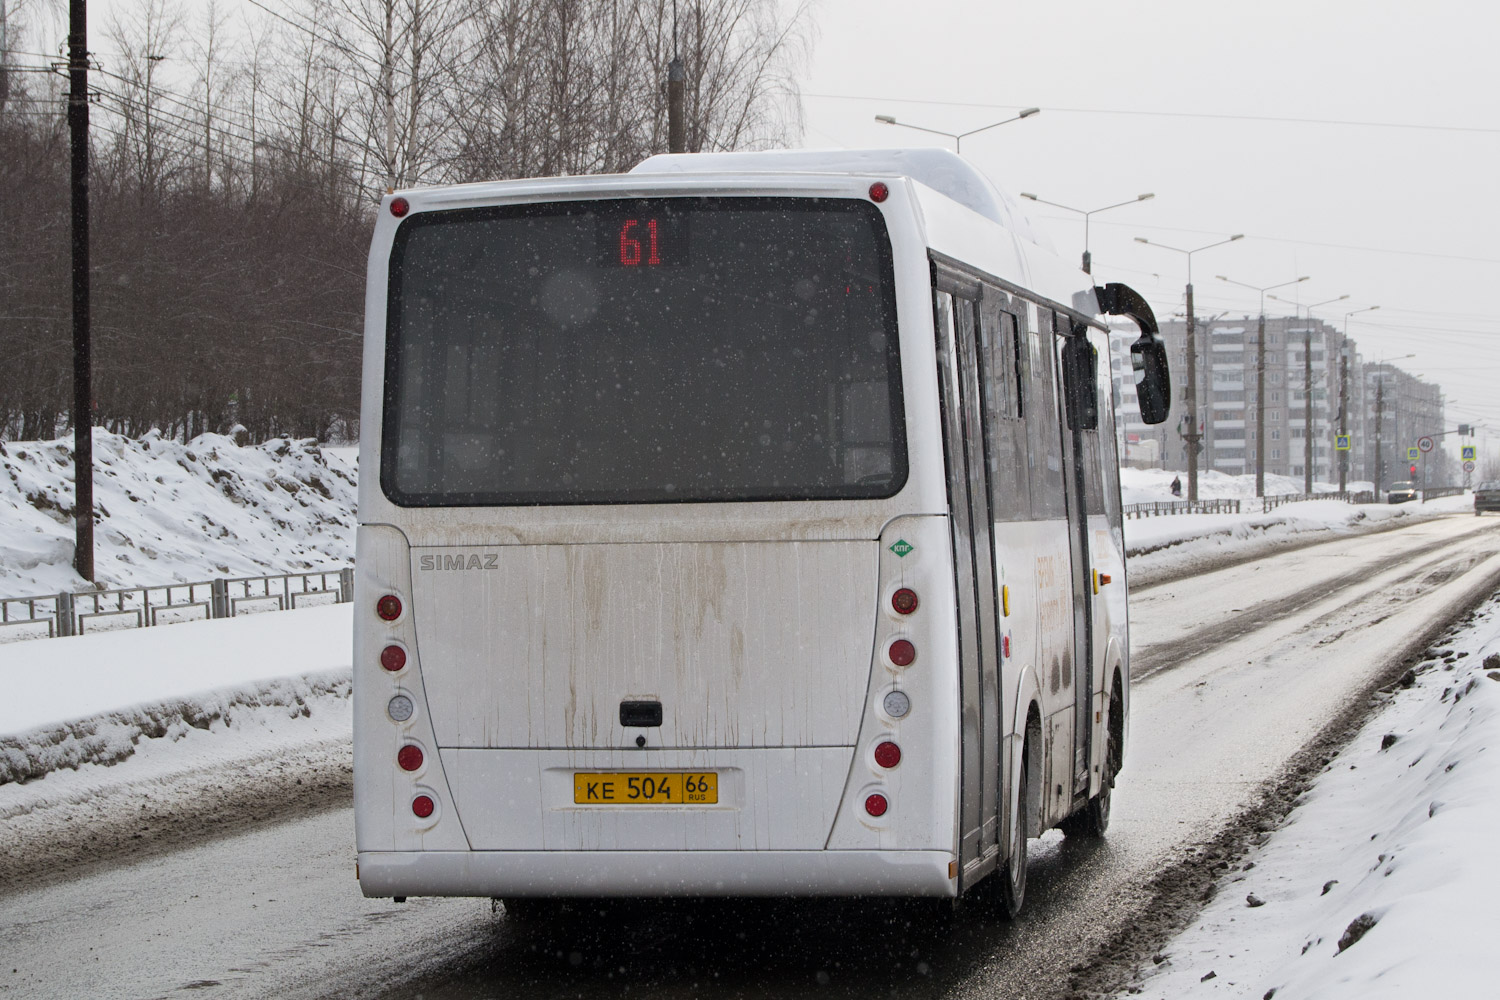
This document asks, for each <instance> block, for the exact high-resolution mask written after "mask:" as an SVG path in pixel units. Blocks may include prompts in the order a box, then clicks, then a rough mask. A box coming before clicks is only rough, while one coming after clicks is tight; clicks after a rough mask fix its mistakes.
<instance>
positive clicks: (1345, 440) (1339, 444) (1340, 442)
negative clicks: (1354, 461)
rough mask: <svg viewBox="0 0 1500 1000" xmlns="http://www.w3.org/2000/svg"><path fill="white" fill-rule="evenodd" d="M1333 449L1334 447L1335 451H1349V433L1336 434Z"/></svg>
mask: <svg viewBox="0 0 1500 1000" xmlns="http://www.w3.org/2000/svg"><path fill="white" fill-rule="evenodd" d="M1333 449H1334V451H1348V450H1349V435H1347V434H1335V435H1334V436H1333Z"/></svg>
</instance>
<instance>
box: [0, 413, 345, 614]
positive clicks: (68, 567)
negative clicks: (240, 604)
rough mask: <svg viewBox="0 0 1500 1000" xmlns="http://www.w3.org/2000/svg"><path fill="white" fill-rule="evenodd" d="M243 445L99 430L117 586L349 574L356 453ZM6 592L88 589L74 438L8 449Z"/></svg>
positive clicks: (98, 496) (106, 559) (109, 570)
mask: <svg viewBox="0 0 1500 1000" xmlns="http://www.w3.org/2000/svg"><path fill="white" fill-rule="evenodd" d="M335 451H336V452H337V454H332V455H330V454H329V453H327V452H324V451H321V450H320V449H319V448H318V446H317V444H316V443H314V442H313V441H310V440H308V441H290V440H286V439H275V440H271V441H267V442H265V443H264V444H260V445H250V446H245V447H240V446H238V445H236V444H235V443H234V441H233V440H232V439H231V438H228V437H225V436H223V435H220V434H205V435H202V436H201V437H197V438H194V439H193V440H192V441H190V442H188V443H187V444H181V443H179V442H177V441H170V440H166V439H164V438H162V437H161V435H160V434H158V433H157V432H155V431H153V432H151V433H149V434H147V435H146V436H145V437H143V438H140V439H132V438H126V437H122V436H120V435H118V434H111V433H109V432H108V431H104V430H100V429H95V431H94V463H95V469H94V498H95V501H96V504H97V514H96V519H95V529H94V538H95V546H96V548H95V556H94V561H95V567H96V574H95V575H96V578H97V580H98V582H99V583H100V584H101V585H102V586H104V587H106V588H108V587H117V586H131V585H148V584H163V583H173V582H184V581H189V580H207V579H209V578H211V577H215V576H226V575H244V576H249V575H255V574H261V573H282V572H291V571H295V570H303V569H315V568H316V569H322V568H326V567H330V566H331V567H338V566H346V565H348V564H349V563H350V562H352V561H353V558H354V525H355V520H354V504H355V480H354V467H353V466H352V465H351V464H350V463H349V461H348V460H347V458H346V455H347V452H346V451H345V450H344V449H336V450H335ZM0 468H3V470H4V475H3V476H0V596H4V597H23V596H30V595H35V594H48V593H57V592H58V591H61V590H72V591H76V590H82V589H86V588H87V587H88V584H87V583H86V582H85V581H84V580H83V579H82V578H80V577H79V576H78V574H77V573H75V572H74V571H73V568H72V560H73V446H72V439H71V438H67V439H58V440H56V441H40V442H10V443H5V444H0Z"/></svg>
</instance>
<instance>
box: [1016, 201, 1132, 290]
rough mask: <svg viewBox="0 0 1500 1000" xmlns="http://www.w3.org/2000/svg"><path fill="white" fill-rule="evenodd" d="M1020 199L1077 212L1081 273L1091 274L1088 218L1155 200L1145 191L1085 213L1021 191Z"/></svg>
mask: <svg viewBox="0 0 1500 1000" xmlns="http://www.w3.org/2000/svg"><path fill="white" fill-rule="evenodd" d="M1021 197H1022V198H1030V199H1031V200H1032V201H1034V202H1036V203H1037V204H1039V205H1051V206H1052V207H1053V208H1060V209H1062V210H1063V211H1065V212H1077V213H1078V214H1079V215H1081V216H1083V273H1084V274H1093V273H1094V269H1093V262H1094V261H1093V258H1092V257H1090V256H1089V216H1091V215H1096V214H1098V213H1099V212H1107V211H1109V210H1110V209H1112V208H1120V207H1121V206H1123V205H1134V204H1135V203H1136V202H1138V201H1150V200H1151V199H1152V198H1155V197H1156V195H1155V194H1154V193H1153V192H1150V191H1147V192H1146V193H1145V194H1138V195H1136V196H1135V197H1134V198H1132V199H1130V200H1129V201H1121V202H1116V203H1115V204H1113V205H1105V206H1104V207H1103V208H1090V209H1088V210H1086V211H1085V210H1084V209H1081V208H1074V207H1073V206H1071V205H1062V204H1059V203H1058V202H1055V201H1048V200H1047V199H1045V198H1038V197H1037V196H1036V195H1034V194H1031V193H1030V192H1027V191H1022V192H1021Z"/></svg>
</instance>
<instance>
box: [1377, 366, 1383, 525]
mask: <svg viewBox="0 0 1500 1000" xmlns="http://www.w3.org/2000/svg"><path fill="white" fill-rule="evenodd" d="M1384 416H1385V371H1384V370H1383V369H1382V370H1381V372H1380V376H1379V378H1378V379H1377V380H1376V382H1375V499H1376V500H1379V499H1380V484H1381V481H1382V480H1383V479H1384V477H1385V455H1384V454H1383V453H1382V452H1381V450H1380V424H1381V419H1382V418H1383V417H1384Z"/></svg>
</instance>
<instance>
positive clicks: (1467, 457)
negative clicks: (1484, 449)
mask: <svg viewBox="0 0 1500 1000" xmlns="http://www.w3.org/2000/svg"><path fill="white" fill-rule="evenodd" d="M1463 450H1464V461H1465V462H1472V461H1474V460H1475V452H1476V451H1477V450H1478V449H1476V448H1475V447H1474V446H1473V445H1472V444H1466V445H1464V449H1463Z"/></svg>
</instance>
